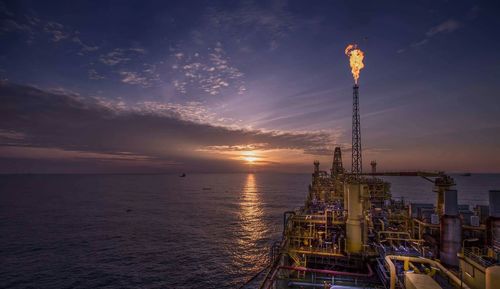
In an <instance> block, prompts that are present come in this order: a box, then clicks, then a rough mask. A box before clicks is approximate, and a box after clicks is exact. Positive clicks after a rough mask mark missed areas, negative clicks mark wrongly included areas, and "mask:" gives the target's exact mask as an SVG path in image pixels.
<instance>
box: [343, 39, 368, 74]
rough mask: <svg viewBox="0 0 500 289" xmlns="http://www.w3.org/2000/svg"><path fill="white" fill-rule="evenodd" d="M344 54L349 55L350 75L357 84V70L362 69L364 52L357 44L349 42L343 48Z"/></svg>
mask: <svg viewBox="0 0 500 289" xmlns="http://www.w3.org/2000/svg"><path fill="white" fill-rule="evenodd" d="M345 55H347V56H348V57H349V65H351V72H352V76H353V77H354V82H355V83H356V84H358V79H359V72H360V71H361V69H363V67H365V65H364V64H363V58H365V54H364V53H363V51H361V49H359V48H358V45H356V44H349V45H347V47H346V48H345Z"/></svg>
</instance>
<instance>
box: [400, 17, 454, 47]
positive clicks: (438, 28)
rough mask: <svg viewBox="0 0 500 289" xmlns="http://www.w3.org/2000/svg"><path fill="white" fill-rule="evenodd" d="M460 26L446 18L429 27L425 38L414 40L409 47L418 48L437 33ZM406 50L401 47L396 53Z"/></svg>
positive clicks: (452, 30) (449, 31) (446, 31)
mask: <svg viewBox="0 0 500 289" xmlns="http://www.w3.org/2000/svg"><path fill="white" fill-rule="evenodd" d="M460 27H462V24H461V23H460V22H458V21H456V20H454V19H449V20H446V21H444V22H442V23H440V24H439V25H436V26H434V27H431V28H430V29H429V30H428V31H427V32H426V33H425V36H426V37H425V38H424V39H422V40H420V41H417V42H414V43H412V44H410V47H411V48H418V47H421V46H424V45H426V44H428V43H429V41H430V40H431V39H432V38H433V37H436V35H438V34H443V33H452V32H454V31H456V30H457V29H459V28H460ZM405 51H406V48H401V49H398V50H397V53H403V52H405Z"/></svg>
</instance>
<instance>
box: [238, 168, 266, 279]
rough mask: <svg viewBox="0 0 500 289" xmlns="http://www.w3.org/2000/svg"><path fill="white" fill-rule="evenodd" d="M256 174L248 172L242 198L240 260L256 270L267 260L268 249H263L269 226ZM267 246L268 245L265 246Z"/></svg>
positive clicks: (239, 240) (239, 241)
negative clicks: (265, 217)
mask: <svg viewBox="0 0 500 289" xmlns="http://www.w3.org/2000/svg"><path fill="white" fill-rule="evenodd" d="M256 179H257V177H256V175H255V174H248V175H247V176H246V180H245V183H244V186H243V190H242V192H241V198H240V214H239V219H240V232H239V234H238V235H239V238H238V245H239V246H240V250H239V251H240V253H241V254H240V256H239V257H240V258H241V260H240V262H241V263H243V264H242V265H244V266H245V267H247V268H246V269H248V270H249V271H254V270H255V269H257V268H260V267H261V266H262V264H263V263H264V262H265V256H267V251H265V250H262V247H263V245H264V244H262V243H263V242H266V240H265V238H266V237H268V236H267V235H268V228H267V225H266V223H265V222H264V211H263V201H262V196H261V193H260V192H259V187H258V185H257V180H256ZM264 247H266V248H267V246H264Z"/></svg>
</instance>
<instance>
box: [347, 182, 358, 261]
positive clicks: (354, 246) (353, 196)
mask: <svg viewBox="0 0 500 289" xmlns="http://www.w3.org/2000/svg"><path fill="white" fill-rule="evenodd" d="M362 193H363V185H362V184H361V183H358V182H355V183H346V184H345V185H344V200H345V203H346V206H345V207H346V208H347V221H346V234H347V240H346V245H347V246H346V251H347V252H349V253H359V252H361V250H362V249H363V240H362V239H363V238H362V230H361V219H362V214H363V202H362V198H361V196H362Z"/></svg>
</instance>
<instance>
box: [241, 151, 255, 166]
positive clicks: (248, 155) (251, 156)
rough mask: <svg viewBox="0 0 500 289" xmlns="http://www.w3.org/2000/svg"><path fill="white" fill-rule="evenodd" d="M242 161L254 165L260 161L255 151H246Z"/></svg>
mask: <svg viewBox="0 0 500 289" xmlns="http://www.w3.org/2000/svg"><path fill="white" fill-rule="evenodd" d="M241 159H242V160H244V161H245V162H246V163H247V164H250V165H251V164H254V163H255V162H256V161H258V160H259V158H258V157H257V155H256V153H255V152H254V151H246V152H243V155H242V156H241Z"/></svg>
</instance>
